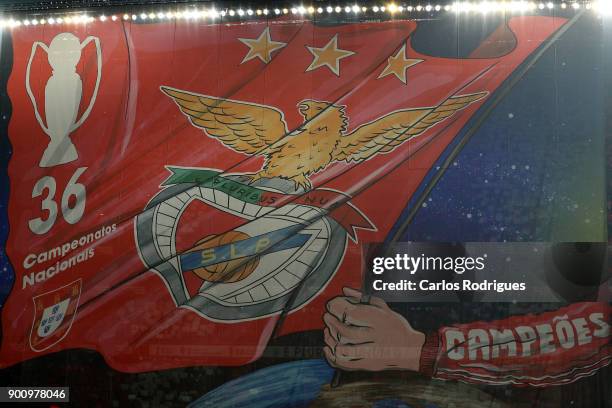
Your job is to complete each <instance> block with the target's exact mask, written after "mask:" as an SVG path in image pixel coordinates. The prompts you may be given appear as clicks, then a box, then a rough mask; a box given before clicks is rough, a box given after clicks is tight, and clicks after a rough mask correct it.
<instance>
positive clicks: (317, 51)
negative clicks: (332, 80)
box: [306, 34, 355, 76]
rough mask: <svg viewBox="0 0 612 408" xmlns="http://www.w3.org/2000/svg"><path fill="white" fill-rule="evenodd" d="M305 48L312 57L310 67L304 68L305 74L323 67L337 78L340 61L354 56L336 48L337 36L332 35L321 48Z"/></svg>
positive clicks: (351, 52) (350, 52) (349, 52)
mask: <svg viewBox="0 0 612 408" xmlns="http://www.w3.org/2000/svg"><path fill="white" fill-rule="evenodd" d="M306 48H308V51H310V52H311V53H312V55H314V59H313V60H312V62H311V63H310V66H309V67H308V68H306V72H308V71H313V70H315V69H317V68H320V67H323V66H325V67H327V68H329V69H330V70H331V72H333V73H334V74H336V75H337V76H340V60H341V59H342V58H346V57H350V56H351V55H353V54H355V53H354V52H353V51H348V50H341V49H339V48H338V34H336V35H334V37H333V38H332V39H331V40H329V42H328V43H327V44H325V47H323V48H315V47H308V46H306Z"/></svg>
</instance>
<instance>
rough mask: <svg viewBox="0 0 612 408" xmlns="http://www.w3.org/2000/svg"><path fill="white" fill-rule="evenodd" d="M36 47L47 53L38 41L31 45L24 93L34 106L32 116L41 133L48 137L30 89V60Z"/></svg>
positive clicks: (47, 50) (43, 45)
mask: <svg viewBox="0 0 612 408" xmlns="http://www.w3.org/2000/svg"><path fill="white" fill-rule="evenodd" d="M36 47H40V48H42V49H43V50H44V51H45V52H46V53H47V54H48V53H49V48H48V47H47V45H46V44H44V43H41V42H39V41H36V42H35V43H34V44H32V53H31V54H30V59H29V60H28V66H27V67H26V81H25V83H26V92H27V93H28V96H29V97H30V100H31V101H32V105H33V106H34V115H36V120H38V123H39V124H40V127H41V128H42V129H43V131H44V132H45V133H46V134H47V135H49V129H48V128H47V127H45V122H44V121H43V119H42V117H41V116H40V112H38V105H36V98H34V93H32V88H31V87H30V68H31V67H32V60H33V59H34V55H35V54H36ZM49 136H51V135H49Z"/></svg>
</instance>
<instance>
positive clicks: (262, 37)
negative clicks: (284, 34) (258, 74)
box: [238, 27, 287, 64]
mask: <svg viewBox="0 0 612 408" xmlns="http://www.w3.org/2000/svg"><path fill="white" fill-rule="evenodd" d="M238 40H240V42H242V43H243V44H244V45H246V46H247V47H249V52H248V53H247V55H246V56H245V57H244V59H243V60H242V62H241V63H240V64H244V63H245V62H247V61H250V60H252V59H254V58H259V59H260V60H261V61H263V62H264V63H265V64H267V63H268V62H270V61H271V60H272V53H273V52H274V51H276V50H278V49H280V48H283V47H285V46H286V45H287V43H284V42H280V41H272V38H270V27H266V29H265V30H263V32H262V33H261V34H259V37H257V38H256V39H251V38H238Z"/></svg>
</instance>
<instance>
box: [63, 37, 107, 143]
mask: <svg viewBox="0 0 612 408" xmlns="http://www.w3.org/2000/svg"><path fill="white" fill-rule="evenodd" d="M92 41H93V42H94V44H95V45H96V55H97V57H98V76H97V78H96V86H95V87H94V91H93V95H92V96H91V100H90V101H89V105H88V106H87V109H85V112H83V115H82V116H81V119H79V120H78V121H77V122H76V123H75V124H74V125H72V126H71V127H70V131H71V132H72V131H73V130H75V129H76V128H78V127H79V126H81V125H82V124H83V122H85V120H86V119H87V117H88V116H89V114H90V113H91V109H92V108H93V105H94V102H95V101H96V96H97V95H98V89H99V88H100V78H102V49H101V48H100V39H99V38H98V37H94V36H89V37H87V38H86V39H85V40H84V41H83V43H82V44H81V49H83V48H85V47H86V46H87V44H89V43H90V42H92Z"/></svg>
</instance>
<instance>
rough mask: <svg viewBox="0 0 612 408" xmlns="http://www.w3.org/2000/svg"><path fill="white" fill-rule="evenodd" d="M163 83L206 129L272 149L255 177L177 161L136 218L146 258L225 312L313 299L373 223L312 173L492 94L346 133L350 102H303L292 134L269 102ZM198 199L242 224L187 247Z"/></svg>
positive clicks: (229, 140)
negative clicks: (189, 216) (181, 243)
mask: <svg viewBox="0 0 612 408" xmlns="http://www.w3.org/2000/svg"><path fill="white" fill-rule="evenodd" d="M162 91H163V92H164V93H165V94H166V95H168V96H169V97H170V98H172V100H174V102H175V103H176V104H177V105H178V107H179V108H180V109H181V111H182V112H183V113H184V114H185V115H186V116H187V117H188V118H189V120H190V121H191V123H192V124H193V125H194V126H196V127H198V128H201V129H202V130H204V132H205V133H206V134H207V135H208V136H210V137H212V138H214V139H216V140H219V141H220V142H222V143H223V144H225V145H226V146H227V147H228V148H230V149H233V150H236V151H239V152H242V153H246V154H248V155H261V156H264V158H265V164H264V166H263V168H262V169H261V171H259V172H257V173H254V174H226V173H224V172H222V171H220V170H215V169H198V168H179V167H168V170H169V171H170V173H171V175H170V177H169V178H168V179H167V180H166V181H165V182H164V183H163V184H162V187H164V189H163V190H162V191H161V192H159V193H158V194H157V195H156V196H155V197H154V198H153V199H152V200H151V201H150V202H149V204H148V205H147V207H146V208H145V211H143V212H142V213H141V214H140V215H138V216H137V218H136V223H135V228H136V231H135V233H136V241H137V245H138V248H139V251H140V255H141V258H142V260H143V262H144V263H145V265H146V266H147V267H149V268H150V269H151V270H153V271H155V272H157V273H158V274H159V275H160V276H161V277H162V279H163V280H164V281H165V283H166V286H167V287H168V289H169V291H170V293H171V294H172V297H173V299H174V301H175V303H176V304H177V305H178V306H180V307H186V308H190V309H192V310H194V311H196V312H198V313H200V314H202V315H204V316H206V317H208V318H210V319H213V320H220V321H240V320H250V319H256V318H259V317H263V316H268V315H270V314H274V313H278V312H280V311H282V310H284V309H286V308H287V307H289V308H290V309H295V308H298V307H300V306H302V305H304V304H305V303H306V302H308V301H309V300H310V299H312V298H313V297H314V296H315V295H316V294H317V293H319V291H321V290H322V289H323V288H324V287H325V284H326V283H327V282H328V281H329V279H330V278H331V277H332V276H333V274H334V273H335V271H336V270H337V268H338V266H339V265H340V263H341V262H342V259H343V256H344V252H345V248H346V244H347V239H348V238H349V237H350V238H351V239H353V240H354V241H356V240H357V236H356V229H359V228H361V229H370V230H374V229H375V227H374V225H372V223H371V222H370V221H369V220H368V218H367V217H366V216H365V215H364V214H362V213H361V212H360V211H359V210H358V209H357V208H355V207H354V206H353V205H352V204H351V203H350V202H349V199H350V196H348V195H346V194H344V193H342V192H338V191H332V190H328V189H322V188H314V189H313V186H312V183H311V180H310V178H309V176H310V175H311V174H313V173H316V172H319V171H323V170H324V169H325V168H326V167H327V166H328V165H330V164H332V163H334V162H338V161H345V162H361V161H365V160H369V159H370V158H371V157H374V156H375V155H377V154H384V153H388V152H391V151H393V150H394V149H395V148H396V147H397V146H399V145H400V144H401V143H403V142H404V141H407V140H409V139H411V138H413V137H416V136H418V135H419V134H421V133H423V132H425V131H426V130H427V129H429V128H431V127H432V126H435V125H436V124H437V123H439V122H441V121H443V120H445V119H446V118H449V117H451V116H453V115H454V113H455V112H457V111H458V110H460V109H463V108H465V107H466V106H468V105H470V104H471V103H473V102H475V101H478V100H480V99H481V98H483V97H484V96H486V92H481V93H477V94H467V95H455V96H451V97H450V98H448V99H446V100H444V101H442V102H441V103H440V104H439V105H438V106H435V107H429V108H419V109H405V110H399V111H395V112H391V113H389V114H387V115H385V116H383V117H381V118H379V119H377V120H375V121H372V122H370V123H366V124H363V125H361V126H359V127H358V128H356V129H355V130H354V131H353V132H350V133H348V132H347V129H348V117H347V116H346V113H345V107H344V106H341V105H335V104H332V103H328V102H322V101H314V100H305V101H302V102H301V103H300V104H299V105H298V109H299V111H300V113H301V114H302V116H303V117H304V123H303V124H302V125H301V126H299V127H298V128H297V129H296V130H294V131H292V132H289V130H288V126H287V124H286V123H285V119H284V114H283V113H282V112H281V111H280V110H278V109H276V108H274V107H271V106H266V105H259V104H253V103H250V102H244V101H234V100H229V99H222V98H216V97H211V96H207V95H198V94H194V93H191V92H186V91H180V90H177V89H173V88H168V87H162ZM194 202H200V203H204V204H205V205H206V206H208V207H209V208H213V209H215V210H217V211H220V212H222V213H225V214H231V215H233V216H235V217H238V218H240V219H241V220H242V222H241V223H240V225H239V226H238V227H236V228H233V229H230V230H225V231H223V230H221V231H201V232H200V234H199V236H198V237H197V238H198V239H197V240H196V241H195V242H192V243H191V245H189V247H188V249H185V250H179V249H177V248H178V245H177V237H178V236H179V235H181V222H180V220H181V217H184V214H185V213H186V212H188V211H189V208H190V207H191V206H192V205H193V203H194ZM207 216H208V217H211V215H210V213H209V215H207ZM212 217H214V216H212ZM211 224H212V223H211ZM194 277H197V285H196V287H194V286H193V278H194Z"/></svg>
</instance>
